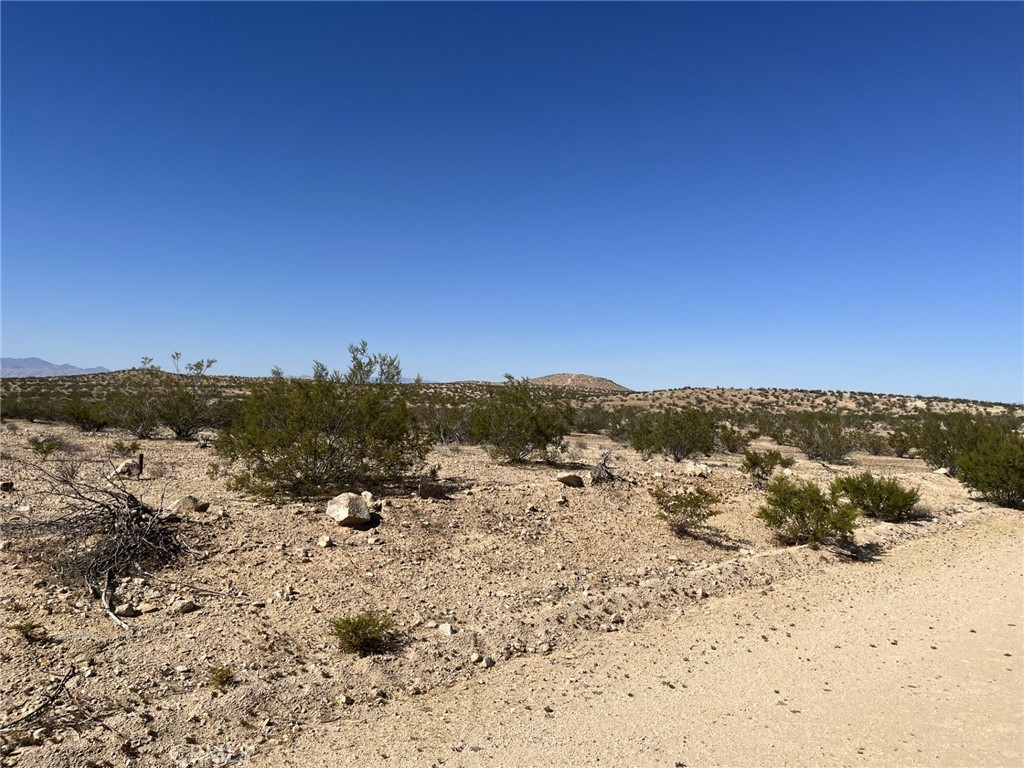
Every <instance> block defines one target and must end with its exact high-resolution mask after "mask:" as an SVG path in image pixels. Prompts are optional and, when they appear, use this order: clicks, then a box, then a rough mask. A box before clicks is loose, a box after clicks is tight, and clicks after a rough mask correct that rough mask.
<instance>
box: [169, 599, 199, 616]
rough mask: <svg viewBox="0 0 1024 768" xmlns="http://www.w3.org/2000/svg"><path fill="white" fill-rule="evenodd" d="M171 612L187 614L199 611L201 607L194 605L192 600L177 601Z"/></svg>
mask: <svg viewBox="0 0 1024 768" xmlns="http://www.w3.org/2000/svg"><path fill="white" fill-rule="evenodd" d="M171 610H172V611H173V612H174V613H179V614H186V613H192V612H193V611H198V610H199V606H198V605H196V604H195V603H193V602H192V601H191V600H175V601H174V604H173V605H172V606H171Z"/></svg>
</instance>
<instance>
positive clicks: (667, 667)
mask: <svg viewBox="0 0 1024 768" xmlns="http://www.w3.org/2000/svg"><path fill="white" fill-rule="evenodd" d="M1022 567H1024V528H1022V526H1021V517H1020V515H1019V514H1015V513H1012V512H1009V511H1007V512H1005V513H998V512H997V513H994V514H991V515H986V516H983V517H979V518H976V519H975V520H973V521H971V522H969V523H967V524H966V525H965V526H964V527H963V528H959V529H958V528H957V527H954V528H953V529H951V530H949V531H946V532H943V533H941V534H938V535H935V536H932V537H928V538H923V539H917V540H913V541H910V542H909V543H906V544H903V545H901V546H899V547H895V548H893V549H892V550H890V551H888V552H887V553H886V554H885V556H884V557H882V558H881V559H879V560H877V561H875V562H873V563H869V564H864V563H847V564H843V563H831V564H828V565H823V567H822V569H821V570H820V571H818V572H816V573H813V574H811V575H804V576H801V577H797V578H792V579H789V580H787V581H785V582H782V583H777V584H776V585H775V589H774V590H773V591H771V592H769V593H768V594H762V593H761V591H760V590H748V591H746V592H743V593H741V594H736V595H733V596H729V597H724V598H721V599H712V600H708V601H705V602H703V603H701V604H699V607H695V608H692V607H691V608H689V609H688V610H686V612H685V613H684V614H683V615H682V616H680V617H679V618H678V620H674V621H669V622H664V623H651V624H648V625H646V626H644V627H641V628H637V629H634V630H632V631H624V632H621V633H618V634H616V635H610V636H601V637H599V638H597V639H595V640H594V641H591V642H589V643H587V644H586V645H584V646H583V647H581V648H579V649H577V650H576V651H575V652H574V653H571V654H568V655H565V654H555V655H553V656H552V657H548V658H537V657H524V658H521V659H517V660H515V661H514V662H512V663H509V664H506V665H504V666H503V667H501V668H500V670H496V672H497V674H493V675H491V676H489V677H487V678H486V679H485V680H484V679H481V680H473V681H471V682H467V683H465V684H461V685H459V686H457V687H456V688H455V689H454V690H451V691H446V692H440V693H438V694H437V695H432V696H427V697H421V698H416V699H410V700H406V701H402V702H400V703H398V704H396V705H393V706H392V705H388V706H389V707H390V711H389V712H388V716H386V717H380V718H378V719H376V720H375V721H373V722H368V721H366V720H365V719H364V718H359V719H357V720H353V721H339V722H335V723H331V724H327V725H324V726H321V727H320V728H319V729H317V730H315V731H310V732H307V733H305V734H303V736H302V737H301V738H300V739H299V740H298V742H297V743H296V744H295V745H294V747H293V748H292V749H290V750H288V751H287V752H282V753H279V754H277V755H271V756H268V757H267V758H262V757H259V758H257V759H256V760H255V762H256V764H259V765H328V764H339V765H348V764H360V765H447V766H474V765H487V766H579V765H612V766H620V765H623V766H624V765H630V766H683V765H685V766H707V765H730V766H766V765H808V766H815V765H893V766H911V765H946V766H981V765H986V766H1020V765H1022V760H1024V735H1022V734H1024V725H1022V702H1024V666H1022V664H1021V660H1022V656H1024V640H1022V638H1024V634H1022V630H1021V628H1022V626H1024V602H1022V601H1024V597H1022V595H1024V590H1022V583H1024V582H1022ZM546 707H547V708H549V709H551V710H552V711H551V712H547V711H545V708H546Z"/></svg>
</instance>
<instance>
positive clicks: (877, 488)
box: [831, 472, 921, 523]
mask: <svg viewBox="0 0 1024 768" xmlns="http://www.w3.org/2000/svg"><path fill="white" fill-rule="evenodd" d="M831 488H832V490H833V492H835V493H839V494H843V495H845V496H846V498H847V499H848V500H849V501H850V503H851V504H853V505H854V506H855V507H857V508H858V509H859V510H860V511H861V512H862V513H863V514H865V515H867V516H868V517H877V518H878V519H879V520H886V521H888V522H892V523H899V522H903V521H904V520H907V519H908V518H909V517H911V516H912V515H913V512H914V506H915V505H916V504H917V503H918V502H919V501H920V500H921V494H920V493H919V492H918V491H917V490H916V489H914V488H905V487H904V486H902V485H900V483H899V481H897V480H896V479H894V478H891V477H886V478H878V477H875V476H874V475H872V474H871V473H870V472H864V473H862V474H859V475H849V476H847V477H839V478H836V479H835V480H833V481H832V485H831Z"/></svg>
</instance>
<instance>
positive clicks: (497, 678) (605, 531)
mask: <svg viewBox="0 0 1024 768" xmlns="http://www.w3.org/2000/svg"><path fill="white" fill-rule="evenodd" d="M16 427H17V431H6V430H5V431H4V432H3V433H0V448H2V449H3V456H4V466H3V475H4V476H3V478H0V479H5V480H6V479H11V480H13V481H14V483H15V486H16V490H15V491H14V492H13V493H8V494H5V495H4V496H3V497H2V499H0V503H2V508H0V513H2V514H4V515H7V516H11V515H19V514H22V513H24V512H25V511H26V510H27V511H28V513H31V514H36V513H39V512H45V509H46V505H47V503H48V501H47V499H46V498H45V496H40V495H39V493H38V491H39V490H40V486H39V484H38V482H37V480H36V479H34V478H33V476H32V473H31V472H29V471H27V470H26V469H25V468H24V466H22V465H20V464H18V461H19V460H21V459H32V458H33V457H32V454H31V452H30V451H29V450H28V447H27V446H28V437H29V436H32V435H39V436H42V435H62V436H63V437H65V439H67V440H68V441H69V442H70V444H71V446H72V449H73V452H72V453H71V455H72V456H73V457H76V458H77V459H79V460H82V461H83V462H84V466H83V470H82V471H83V473H85V476H92V477H96V478H99V477H101V476H102V475H103V474H104V473H105V472H108V471H109V468H110V463H109V461H110V451H109V449H110V444H111V442H112V440H113V439H114V437H116V435H102V434H101V435H80V434H77V433H74V432H72V431H70V430H68V429H67V428H64V427H61V426H58V425H42V424H24V423H22V424H19V425H16ZM570 443H571V446H572V447H571V450H570V453H569V454H568V455H567V456H566V459H565V460H566V463H567V466H563V467H561V468H554V467H550V466H546V465H528V466H524V467H507V466H501V465H497V464H495V463H494V462H493V461H492V460H491V459H490V458H489V457H488V456H487V455H486V454H485V453H484V452H483V451H481V450H480V449H477V448H462V449H460V450H451V449H438V450H436V451H435V452H433V453H432V454H431V456H430V458H429V462H430V463H431V464H436V465H437V467H438V471H439V474H440V477H441V479H442V480H443V481H444V482H445V483H446V484H447V485H448V486H449V487H450V488H451V490H452V498H451V500H448V501H434V500H427V499H419V498H414V497H399V498H393V499H388V500H386V506H385V507H384V509H383V510H382V513H381V514H382V518H383V521H382V522H381V524H380V526H379V527H377V528H375V529H373V530H370V531H363V532H359V531H352V530H349V529H344V528H340V527H339V526H338V525H337V524H336V523H334V522H333V521H331V520H330V519H329V518H326V516H325V515H324V514H323V511H322V508H321V507H318V506H317V505H310V504H299V503H293V504H282V505H272V504H265V503H260V502H256V501H254V500H252V499H248V498H245V497H243V496H240V495H238V494H236V493H234V492H232V491H230V490H228V489H227V488H226V486H225V483H224V480H223V479H222V478H211V477H210V476H208V474H207V469H208V465H209V462H210V461H211V459H212V458H213V457H211V456H210V452H209V451H203V450H199V449H198V448H197V446H196V445H195V444H194V443H191V444H189V443H179V442H175V441H173V440H169V439H162V440H153V441H146V442H144V443H143V446H142V447H143V450H144V451H145V453H146V456H147V462H146V467H147V470H146V475H145V476H144V478H143V479H142V480H138V481H131V483H132V490H133V492H134V493H137V494H138V495H140V496H141V497H143V498H144V499H145V500H147V501H149V502H150V503H158V502H159V501H160V499H161V498H162V499H164V500H165V502H166V503H167V504H169V503H170V502H171V501H173V500H175V499H177V498H178V497H180V496H182V495H184V494H186V493H189V494H193V495H195V496H197V497H198V498H200V499H201V500H205V501H209V502H211V506H210V509H209V510H208V511H207V512H205V513H197V514H194V515H190V516H189V517H188V519H187V520H186V525H185V533H186V534H187V535H188V536H189V537H190V539H191V541H192V542H193V545H194V547H195V549H197V550H198V551H199V552H200V553H201V555H200V556H196V557H194V558H191V559H187V560H185V561H183V562H181V563H180V564H178V565H176V566H174V567H172V568H170V569H168V570H165V571H161V572H160V573H157V574H153V575H152V576H145V577H140V578H137V579H126V580H125V581H124V582H123V583H122V584H120V586H119V588H118V598H119V602H122V603H128V604H131V605H134V606H141V607H143V608H144V610H143V611H142V613H141V614H140V615H138V616H135V617H132V618H128V619H126V621H127V622H128V624H129V626H130V628H131V631H130V632H126V631H125V630H124V629H121V628H119V627H117V626H116V625H115V624H114V623H113V622H111V621H110V620H109V618H108V617H107V616H106V615H105V614H104V612H103V611H102V610H100V608H99V606H98V605H97V604H96V601H94V600H90V599H88V598H87V597H86V596H85V595H84V594H83V591H82V590H81V589H79V588H76V587H74V586H70V587H69V586H64V585H61V584H59V583H56V582H55V581H54V580H53V578H52V577H51V576H49V575H47V574H46V573H45V571H40V570H39V569H37V568H34V567H32V566H31V565H30V564H29V563H28V562H26V561H25V560H24V559H23V558H22V545H23V543H22V542H19V541H10V542H8V543H7V544H5V545H4V546H3V547H2V548H0V549H2V550H3V551H0V627H7V626H8V625H10V624H12V623H15V622H23V621H26V620H35V621H39V622H40V623H42V624H43V625H44V626H45V629H46V632H47V640H46V641H45V642H37V643H27V642H25V641H24V640H22V639H21V638H20V637H18V636H17V635H16V633H14V632H12V631H9V630H6V629H4V630H2V631H0V730H2V728H3V726H4V725H5V724H9V723H11V722H13V721H14V720H16V719H17V718H18V717H21V716H23V715H24V714H25V713H26V712H30V711H31V710H32V709H33V707H35V706H38V705H39V704H40V703H41V702H44V701H45V700H46V697H47V695H48V693H50V692H52V691H53V690H54V689H55V686H56V685H57V683H58V682H59V681H60V680H62V679H64V678H65V676H67V675H69V674H71V677H70V678H69V679H68V683H67V686H66V688H65V690H64V693H63V694H62V696H61V697H60V699H59V700H57V701H56V702H55V703H54V705H53V706H52V707H51V708H50V709H49V710H48V711H47V713H46V714H47V718H39V719H37V720H38V722H36V723H34V725H37V726H41V727H36V728H34V729H33V730H31V731H28V732H20V731H19V732H16V733H14V732H10V731H8V732H7V733H2V732H0V765H3V766H14V765H18V766H83V765H87V764H90V761H91V764H92V765H94V766H115V765H116V766H121V765H125V766H180V767H181V768H191V766H204V765H223V764H229V763H232V762H233V763H249V764H252V765H286V764H290V765H335V764H349V763H354V764H365V765H384V764H388V765H406V764H408V765H434V764H436V765H517V766H520V765H538V766H539V765H581V764H604V765H623V764H631V765H640V766H642V765H652V766H653V765H657V766H661V765H666V766H676V765H689V766H699V765H716V764H717V765H765V764H807V765H815V764H822V763H827V764H850V765H858V764H861V763H865V764H885V765H932V764H947V765H965V764H966V765H1020V764H1021V759H1022V748H1021V739H1022V723H1021V719H1020V711H1021V706H1020V703H1021V701H1022V697H1024V691H1022V677H1021V667H1020V659H1021V655H1022V654H1024V649H1022V640H1021V630H1020V627H1021V626H1024V607H1022V593H1024V586H1022V577H1021V563H1022V560H1024V553H1022V540H1021V530H1022V525H1021V521H1022V516H1021V514H1020V513H1016V512H1010V511H1008V510H999V509H997V508H995V507H993V506H992V505H990V504H987V503H985V502H983V501H981V500H979V499H977V498H974V497H972V496H971V495H970V494H969V493H968V492H967V491H966V490H965V489H964V488H963V487H962V486H961V485H960V484H959V483H957V482H956V481H955V480H953V479H950V478H948V477H944V476H941V475H936V474H934V473H932V472H931V471H930V470H929V469H928V468H927V467H926V466H925V465H924V464H923V462H920V461H918V460H913V459H898V458H885V457H874V456H869V455H866V454H856V455H854V456H853V457H852V463H850V464H849V465H845V466H841V467H826V466H823V465H821V464H819V463H817V462H812V461H807V460H806V459H804V458H802V457H800V456H799V455H798V454H797V453H796V452H795V451H792V450H791V449H787V448H784V449H783V451H784V452H786V453H789V454H791V455H793V456H794V457H795V458H796V459H797V463H796V465H795V466H794V468H793V471H794V474H795V475H796V476H797V477H798V478H810V479H815V480H818V481H820V482H826V481H827V480H828V479H829V478H831V477H832V476H834V475H836V474H843V473H852V472H860V471H863V470H865V469H868V470H870V471H872V472H874V473H876V474H885V475H891V476H894V477H897V478H899V479H900V480H901V481H903V482H905V483H907V484H910V485H912V486H914V487H917V488H919V489H920V492H921V497H922V501H921V505H920V509H921V510H922V511H925V512H927V513H929V515H930V517H928V518H927V519H923V520H918V521H916V522H914V523H910V524H904V525H891V524H886V523H879V522H874V521H865V522H864V524H863V525H862V527H861V528H860V529H859V530H858V532H857V539H858V542H860V543H863V544H874V545H876V546H877V547H878V548H879V549H880V551H881V554H880V555H879V556H878V558H877V559H876V560H875V561H873V562H853V561H851V560H849V559H848V558H846V557H844V556H842V555H841V554H839V553H837V552H833V551H830V550H820V551H816V552H815V551H811V550H808V549H806V548H782V547H779V545H778V544H776V543H775V542H774V541H773V540H772V538H771V536H770V535H769V533H768V532H767V531H766V530H765V528H764V526H763V525H762V524H761V523H760V521H758V520H756V519H755V518H754V517H753V513H754V511H755V510H756V508H757V505H758V504H759V503H760V501H761V498H762V497H761V494H760V493H759V492H758V491H756V490H755V489H753V488H752V487H751V485H750V483H749V481H748V479H747V478H746V476H744V475H743V473H742V472H741V471H740V470H739V463H740V457H737V456H732V455H715V456H712V457H711V458H710V459H709V460H708V464H709V465H710V466H711V469H712V474H711V476H710V477H709V478H707V479H701V478H693V477H687V476H686V475H685V473H684V467H683V465H680V464H674V463H673V462H670V461H666V460H662V459H654V460H651V461H645V460H643V459H642V458H641V457H640V456H638V455H636V454H635V453H633V452H632V451H629V450H626V449H621V448H618V447H616V446H613V445H612V444H611V443H610V442H609V441H608V440H607V438H604V437H600V436H593V435H578V436H574V437H573V438H572V439H571V440H570ZM761 447H767V444H765V445H763V446H761ZM608 448H614V449H615V453H614V454H613V458H612V462H611V467H612V469H613V471H614V472H616V474H617V475H618V476H619V477H620V478H622V479H621V481H619V482H617V483H615V484H613V485H610V486H596V487H595V486H590V485H589V484H588V485H587V486H586V487H584V488H579V489H574V488H567V487H565V486H563V485H561V484H559V483H558V482H557V481H556V479H555V476H556V475H557V473H558V472H559V471H562V470H564V469H566V468H572V467H576V468H577V470H578V471H580V472H581V474H583V475H584V476H586V467H587V466H588V465H591V464H593V463H594V462H595V461H596V460H597V458H598V457H599V456H600V455H601V454H602V452H603V451H605V450H606V449H608ZM51 461H53V459H51ZM660 484H665V485H666V486H668V487H670V488H681V487H685V486H687V485H695V484H704V485H707V486H708V487H710V488H711V489H713V490H714V492H715V493H717V494H718V495H719V496H721V497H722V499H723V502H722V509H723V514H721V515H720V516H718V517H715V518H714V519H713V521H712V524H713V531H712V532H713V535H712V536H705V537H703V538H702V539H694V538H688V537H684V538H680V537H678V536H676V535H674V534H673V533H672V532H671V531H670V530H669V528H668V526H667V525H666V523H665V522H664V521H663V520H661V519H659V518H658V516H657V510H656V508H655V506H654V504H653V502H652V500H651V498H650V495H649V493H648V490H649V489H650V488H652V487H654V486H656V485H660ZM353 490H361V489H353ZM324 534H328V535H330V536H331V537H332V539H333V543H334V546H330V547H326V548H324V547H320V546H318V545H317V541H318V539H319V538H320V537H322V536H323V535H324ZM182 600H190V601H192V602H194V603H195V604H196V605H197V606H198V610H197V611H195V612H191V613H187V614H180V613H178V612H177V611H176V610H175V607H174V606H175V605H177V604H179V601H182ZM367 609H374V610H379V611H385V612H387V613H388V614H389V615H390V616H391V617H392V618H393V619H394V621H395V623H396V626H397V628H398V635H399V638H400V640H401V642H400V644H399V645H398V646H397V647H396V648H395V649H394V650H392V651H391V652H389V653H387V654H384V655H382V656H373V657H367V658H358V657H354V656H349V655H345V654H343V653H341V652H340V651H339V650H338V648H337V646H336V644H335V643H334V642H333V641H332V640H331V638H330V637H329V636H328V634H327V631H326V630H327V627H328V623H329V619H330V618H332V617H339V616H349V615H353V614H355V613H358V612H360V611H363V610H367ZM443 624H450V625H451V626H452V629H453V634H452V635H450V636H449V635H447V634H445V633H444V632H442V628H441V626H439V625H443ZM972 630H973V632H972ZM893 641H895V642H893ZM932 646H934V648H933V647H932ZM1004 654H1011V655H1009V656H1007V655H1004ZM480 656H484V657H487V658H489V659H491V660H493V665H486V666H485V665H483V664H481V663H479V661H474V659H478V657H480ZM212 667H229V668H230V669H231V670H232V671H233V673H234V676H233V681H232V683H231V684H230V685H228V686H225V687H223V688H218V687H216V686H213V685H211V684H210V675H209V672H210V669H211V668H212ZM545 708H547V709H549V710H550V711H547V709H545ZM72 725H73V726H74V728H72V727H71V726H72Z"/></svg>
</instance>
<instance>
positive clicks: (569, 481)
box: [555, 472, 583, 488]
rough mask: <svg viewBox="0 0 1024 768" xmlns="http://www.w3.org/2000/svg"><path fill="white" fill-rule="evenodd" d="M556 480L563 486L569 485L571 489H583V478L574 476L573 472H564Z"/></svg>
mask: <svg viewBox="0 0 1024 768" xmlns="http://www.w3.org/2000/svg"><path fill="white" fill-rule="evenodd" d="M555 479H556V480H557V481H558V482H560V483H561V484H562V485H567V486H569V487H570V488H582V487H583V478H582V477H580V476H579V475H574V474H572V473H571V472H562V473H561V474H559V475H558V476H557V477H556V478H555Z"/></svg>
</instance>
